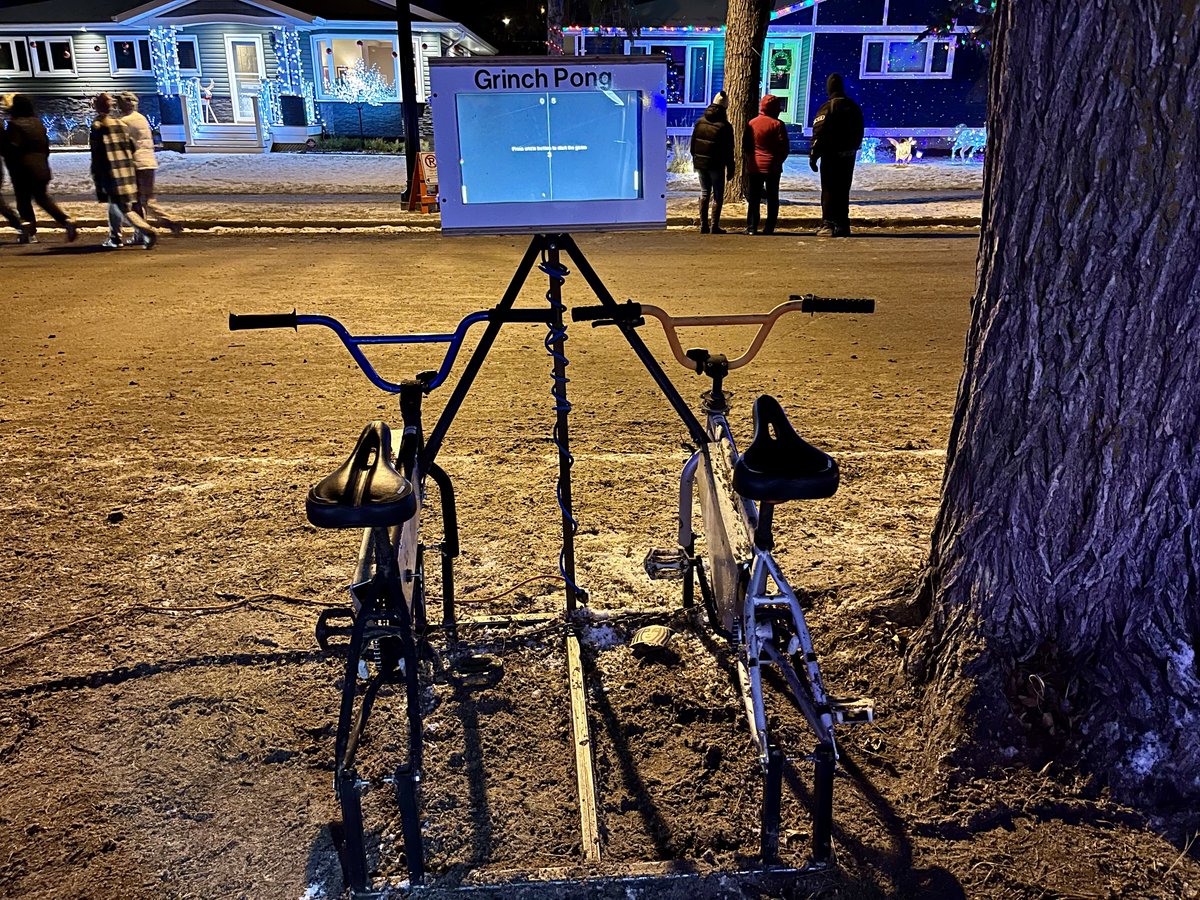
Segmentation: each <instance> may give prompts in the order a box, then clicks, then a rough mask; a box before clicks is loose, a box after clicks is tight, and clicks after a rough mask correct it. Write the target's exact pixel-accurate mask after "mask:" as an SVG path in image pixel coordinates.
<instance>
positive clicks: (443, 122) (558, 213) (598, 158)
mask: <svg viewBox="0 0 1200 900" xmlns="http://www.w3.org/2000/svg"><path fill="white" fill-rule="evenodd" d="M429 73H430V86H431V91H430V102H431V105H432V107H433V131H434V149H435V152H436V153H437V158H438V176H439V182H438V199H439V203H440V206H441V211H442V230H443V231H444V232H445V233H447V234H479V233H551V232H569V231H619V230H634V229H649V228H663V227H665V225H666V64H665V63H664V62H663V61H661V60H659V61H651V60H648V59H646V58H645V57H625V56H616V57H595V56H593V57H536V58H527V57H519V58H503V57H483V58H481V57H473V58H439V59H432V60H430V70H429Z"/></svg>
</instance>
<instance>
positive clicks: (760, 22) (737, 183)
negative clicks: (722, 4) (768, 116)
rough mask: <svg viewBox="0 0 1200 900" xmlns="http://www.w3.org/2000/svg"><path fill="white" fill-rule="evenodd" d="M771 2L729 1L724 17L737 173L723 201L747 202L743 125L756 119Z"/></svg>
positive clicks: (730, 113)
mask: <svg viewBox="0 0 1200 900" xmlns="http://www.w3.org/2000/svg"><path fill="white" fill-rule="evenodd" d="M773 8H774V3H773V2H772V0H729V8H728V10H727V11H726V13H725V93H726V94H728V95H729V106H728V107H727V112H728V114H729V124H730V126H732V128H733V158H734V162H735V163H736V165H737V172H736V175H735V177H734V178H733V180H732V181H731V182H730V183H729V185H728V186H727V187H726V189H725V199H726V200H744V199H746V169H745V167H744V165H743V164H742V163H743V159H744V157H745V153H746V123H748V122H749V121H750V120H751V119H753V118H754V117H755V116H756V115H758V101H759V96H758V91H759V88H760V87H761V81H762V55H763V45H764V44H765V43H766V40H767V25H768V24H769V23H770V20H771V10H772V9H773Z"/></svg>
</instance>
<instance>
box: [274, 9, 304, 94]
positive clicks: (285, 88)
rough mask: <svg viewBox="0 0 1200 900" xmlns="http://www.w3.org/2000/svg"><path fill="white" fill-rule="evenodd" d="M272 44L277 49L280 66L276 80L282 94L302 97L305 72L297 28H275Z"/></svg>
mask: <svg viewBox="0 0 1200 900" xmlns="http://www.w3.org/2000/svg"><path fill="white" fill-rule="evenodd" d="M271 43H272V45H273V46H274V48H275V59H276V61H277V64H278V75H277V76H276V78H277V79H278V81H279V82H280V85H281V87H282V93H284V94H289V95H293V96H297V97H298V96H300V95H302V94H303V93H304V70H303V68H301V63H300V35H299V33H298V32H297V31H296V29H295V28H292V27H291V26H287V25H277V26H275V30H274V33H273V34H272V35H271Z"/></svg>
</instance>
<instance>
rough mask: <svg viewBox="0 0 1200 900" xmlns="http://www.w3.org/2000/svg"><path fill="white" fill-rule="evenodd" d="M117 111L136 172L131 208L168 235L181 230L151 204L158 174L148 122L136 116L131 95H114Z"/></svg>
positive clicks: (135, 101) (135, 102) (138, 114)
mask: <svg viewBox="0 0 1200 900" xmlns="http://www.w3.org/2000/svg"><path fill="white" fill-rule="evenodd" d="M117 111H118V112H119V113H120V114H121V123H122V124H123V125H124V126H125V127H126V129H128V131H129V135H130V137H132V138H133V143H134V146H135V147H136V149H135V150H134V151H133V166H134V168H135V169H136V170H137V202H136V203H135V204H134V205H133V208H134V209H135V210H137V212H138V214H139V215H140V216H141V217H142V218H143V219H145V220H146V221H149V220H150V215H151V213H153V215H154V220H155V223H156V224H162V225H165V226H167V228H169V229H171V233H172V234H179V232H180V231H181V230H182V229H181V228H180V227H179V225H178V224H176V223H175V222H174V221H172V220H171V219H170V218H169V217H168V216H167V214H166V213H164V212H163V211H162V207H160V206H159V205H158V204H157V203H155V202H154V176H155V173H157V171H158V160H157V159H156V158H155V156H154V133H153V132H152V131H151V130H150V122H149V121H148V120H147V119H146V117H145V116H144V115H142V114H141V113H140V112H138V96H137V94H135V93H133V91H125V92H124V93H122V94H118V95H117Z"/></svg>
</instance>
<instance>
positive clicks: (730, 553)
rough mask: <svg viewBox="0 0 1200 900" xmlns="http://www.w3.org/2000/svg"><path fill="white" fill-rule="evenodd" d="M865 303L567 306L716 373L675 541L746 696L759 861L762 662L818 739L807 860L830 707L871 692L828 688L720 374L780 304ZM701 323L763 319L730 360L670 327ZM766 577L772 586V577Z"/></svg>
mask: <svg viewBox="0 0 1200 900" xmlns="http://www.w3.org/2000/svg"><path fill="white" fill-rule="evenodd" d="M873 310H874V301H873V300H834V299H827V298H818V297H813V296H811V295H809V296H806V297H793V298H792V299H791V300H790V301H789V302H787V303H784V304H781V305H779V306H777V307H775V309H773V310H771V311H770V312H769V313H766V314H764V315H729V316H684V317H674V316H671V315H669V314H668V313H667V312H665V311H664V310H662V309H660V308H658V307H656V306H650V305H645V304H638V303H634V302H633V301H629V302H628V303H626V304H624V305H621V306H617V305H615V304H605V306H603V307H589V308H582V309H576V310H575V317H576V318H577V319H582V320H589V319H591V320H597V321H596V322H595V324H596V325H602V324H614V325H618V326H620V327H622V329H623V330H628V329H630V328H636V327H638V326H639V325H641V324H644V322H645V317H653V318H655V319H658V321H659V323H660V324H661V325H662V326H663V331H664V333H665V335H666V338H667V343H668V344H669V345H670V348H671V352H672V354H673V355H674V357H675V359H676V360H677V361H678V362H679V363H680V364H681V365H682V366H684V367H685V368H687V369H689V370H691V371H693V372H696V373H701V374H705V375H708V376H709V377H710V378H712V383H713V387H712V390H711V391H708V392H706V393H705V394H704V402H703V406H702V412H703V413H704V415H705V427H704V441H702V442H700V443H699V448H698V449H697V450H696V452H695V453H694V454H693V455H692V456H691V458H690V459H689V460H688V462H687V464H686V465H685V466H684V468H683V473H682V475H681V476H680V484H679V535H678V543H679V548H680V550H679V555H680V557H681V558H682V566H680V567H679V570H680V571H681V574H682V575H683V578H684V586H683V602H684V605H685V606H690V605H692V602H693V591H694V584H695V583H699V585H700V590H701V594H702V596H703V601H704V605H705V606H706V608H707V609H708V612H709V617H710V620H711V622H712V625H713V626H714V628H715V629H716V630H718V631H719V632H721V633H722V634H724V636H725V637H726V638H727V639H728V640H729V641H730V642H731V644H732V645H733V647H734V648H735V650H736V652H737V676H738V682H739V684H740V688H741V694H742V702H743V705H744V707H745V711H746V719H747V721H748V723H749V726H750V733H751V737H752V740H753V742H754V746H755V749H756V751H757V755H758V762H759V765H760V767H761V768H762V770H763V774H764V776H765V781H764V793H763V806H762V832H761V834H762V847H761V854H762V858H763V860H764V862H769V861H771V860H772V859H774V857H775V855H776V852H777V849H778V836H779V813H780V794H781V787H782V776H783V755H782V753H781V751H780V750H779V749H778V748H777V747H776V746H775V745H774V744H773V743H772V741H771V739H770V735H769V734H768V731H767V713H766V701H765V698H764V696H763V673H762V670H763V667H764V665H768V666H771V665H773V666H775V667H776V668H777V669H778V670H779V671H780V673H781V674H782V675H783V678H784V680H785V682H786V684H787V686H788V690H789V692H790V693H791V694H792V696H793V698H794V699H795V701H796V704H797V705H798V706H799V708H800V710H801V713H802V714H803V716H804V718H805V720H806V721H807V722H808V725H809V727H810V729H811V730H812V733H813V735H814V736H815V737H816V739H817V746H816V748H815V750H814V751H813V753H812V755H811V756H810V757H809V758H810V759H811V760H812V761H813V763H814V807H815V808H814V814H813V819H814V827H813V860H812V863H813V865H814V866H818V867H821V866H825V865H828V864H829V862H830V860H831V857H832V828H833V776H834V771H835V767H836V764H837V758H838V754H837V743H836V739H835V736H834V720H835V716H836V717H837V718H838V719H839V720H841V717H842V715H843V710H851V709H852V710H854V711H855V712H856V713H857V712H862V713H863V714H865V716H866V719H865V720H866V721H869V720H870V715H871V713H870V701H859V700H855V701H848V702H847V701H833V700H832V699H831V698H830V696H829V695H828V694H827V693H826V690H825V685H824V681H823V679H822V677H821V671H820V668H819V667H818V665H817V656H816V652H815V650H814V648H813V643H812V636H811V634H810V633H809V630H808V625H807V623H806V622H805V619H804V611H803V610H802V609H801V607H800V602H799V600H798V599H797V597H796V594H795V592H794V591H793V590H792V588H791V586H790V585H789V584H788V582H787V579H786V578H785V577H784V575H783V572H782V570H781V569H780V567H779V564H778V563H777V562H776V561H775V558H774V556H773V554H772V553H771V545H772V541H771V538H770V525H771V514H772V509H771V508H770V507H767V508H766V509H765V510H762V509H760V506H759V505H758V504H756V503H755V502H754V501H753V500H750V499H748V498H746V497H743V496H741V495H740V494H738V492H737V491H736V490H735V489H734V486H733V472H734V468H735V466H736V465H737V464H738V461H739V458H740V456H739V452H738V449H737V443H736V441H735V440H734V437H733V433H732V431H731V429H730V427H729V422H728V420H727V419H726V416H725V414H726V412H727V409H728V407H727V398H726V395H725V393H724V391H723V388H722V384H723V380H724V378H725V376H726V375H728V373H729V371H730V370H731V369H734V368H738V367H740V366H743V365H746V364H747V363H748V362H750V360H751V359H753V358H754V356H755V355H756V354H757V352H758V350H759V349H760V348H761V347H762V345H763V342H764V341H765V340H766V337H767V335H768V334H769V333H770V331H771V329H772V327H773V326H774V324H775V323H776V322H777V321H778V320H779V319H780V318H781V317H782V316H783V315H784V314H786V313H788V312H817V311H825V312H872V311H873ZM708 325H720V326H725V325H758V326H759V329H758V332H757V333H756V334H755V336H754V338H753V341H752V343H751V344H750V347H749V348H748V349H747V350H746V351H745V352H743V353H742V354H741V355H740V356H738V357H736V358H735V359H733V360H732V361H731V360H728V359H726V357H725V356H722V355H713V354H710V353H709V352H708V351H707V350H699V349H697V350H689V351H684V349H683V347H682V345H681V344H680V341H679V337H678V334H677V333H676V329H677V328H686V327H696V326H708ZM695 495H699V498H700V513H701V518H702V520H703V523H704V525H703V528H704V532H703V533H704V538H705V542H706V546H707V552H706V557H707V559H708V566H707V570H706V567H705V564H704V562H703V561H701V560H700V559H698V558H697V556H696V550H695V547H696V534H695V532H694V531H693V527H692V525H693V519H694V515H693V497H694V496H695ZM764 502H766V501H764ZM668 559H669V554H667V553H666V552H664V551H652V554H651V557H650V558H649V559H648V560H647V568H648V570H650V569H655V568H657V567H658V566H659V565H661V567H662V569H663V570H667V571H672V570H673V567H672V566H671V565H670V564H669V563H667V560H668ZM651 574H652V575H653V574H654V572H653V571H652V572H651ZM772 583H773V584H774V591H771V590H770V589H769V585H770V584H772ZM859 720H862V719H859Z"/></svg>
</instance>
